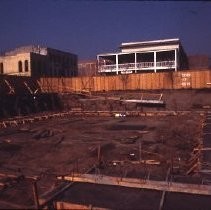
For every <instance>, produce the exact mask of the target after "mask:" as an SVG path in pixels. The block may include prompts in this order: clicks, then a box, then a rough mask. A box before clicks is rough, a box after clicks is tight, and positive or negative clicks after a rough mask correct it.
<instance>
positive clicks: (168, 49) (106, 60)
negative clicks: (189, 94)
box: [97, 39, 188, 74]
mask: <svg viewBox="0 0 211 210" xmlns="http://www.w3.org/2000/svg"><path fill="white" fill-rule="evenodd" d="M97 61H98V72H99V73H101V74H102V73H106V74H126V73H141V72H148V71H153V72H158V71H171V70H173V71H177V70H182V69H188V59H187V56H186V53H185V51H184V49H183V47H182V45H181V42H180V40H179V39H163V40H155V41H145V42H128V43H122V44H121V46H120V52H116V53H106V54H99V55H97Z"/></svg>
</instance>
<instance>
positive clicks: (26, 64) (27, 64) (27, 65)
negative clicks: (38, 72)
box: [25, 60, 29, 72]
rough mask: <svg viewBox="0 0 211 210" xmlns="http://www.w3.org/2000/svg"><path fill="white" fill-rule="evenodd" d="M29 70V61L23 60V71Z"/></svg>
mask: <svg viewBox="0 0 211 210" xmlns="http://www.w3.org/2000/svg"><path fill="white" fill-rule="evenodd" d="M28 71H29V61H28V60H25V72H28Z"/></svg>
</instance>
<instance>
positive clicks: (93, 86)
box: [40, 70, 211, 92]
mask: <svg viewBox="0 0 211 210" xmlns="http://www.w3.org/2000/svg"><path fill="white" fill-rule="evenodd" d="M40 83H41V85H42V89H43V90H44V91H46V92H72V91H83V90H88V91H110V90H156V89H201V88H211V85H209V83H211V70H198V71H191V70H189V71H179V72H164V73H143V74H124V75H116V76H94V77H73V78H41V79H40Z"/></svg>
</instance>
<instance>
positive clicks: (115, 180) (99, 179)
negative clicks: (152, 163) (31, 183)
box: [57, 174, 211, 195]
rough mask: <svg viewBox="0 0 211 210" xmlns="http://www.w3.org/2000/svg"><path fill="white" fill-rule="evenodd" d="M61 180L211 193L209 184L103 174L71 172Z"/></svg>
mask: <svg viewBox="0 0 211 210" xmlns="http://www.w3.org/2000/svg"><path fill="white" fill-rule="evenodd" d="M57 178H58V179H61V180H68V181H71V182H82V183H93V184H102V185H113V186H122V187H131V188H143V189H150V190H159V191H167V192H179V193H189V194H199V195H211V186H208V185H197V184H185V183H176V182H166V181H152V180H145V179H144V180H143V179H135V178H121V177H111V176H104V175H93V174H83V175H82V174H73V175H72V176H64V177H57Z"/></svg>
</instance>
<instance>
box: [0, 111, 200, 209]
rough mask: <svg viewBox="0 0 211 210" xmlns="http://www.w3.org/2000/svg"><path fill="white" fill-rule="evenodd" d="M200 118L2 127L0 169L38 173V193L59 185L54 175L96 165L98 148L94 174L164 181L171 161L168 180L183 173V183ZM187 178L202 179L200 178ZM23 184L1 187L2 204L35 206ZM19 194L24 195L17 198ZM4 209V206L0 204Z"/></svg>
mask: <svg viewBox="0 0 211 210" xmlns="http://www.w3.org/2000/svg"><path fill="white" fill-rule="evenodd" d="M202 120H203V117H202V116H200V115H199V114H192V115H181V116H165V117H128V116H126V117H121V118H115V117H71V118H61V119H52V120H47V121H42V122H36V123H32V124H26V125H22V126H20V127H16V128H6V129H2V130H1V131H0V165H1V168H0V173H9V174H19V175H20V174H23V175H24V176H35V175H36V176H39V177H41V178H40V180H39V181H38V193H39V195H41V194H43V193H44V192H46V191H47V190H49V189H53V188H54V187H55V186H56V185H57V184H58V181H57V180H56V176H58V175H66V174H70V173H71V172H72V171H75V172H76V171H77V172H81V173H84V172H85V171H87V170H88V169H89V168H90V167H92V166H93V165H94V164H95V165H96V164H98V148H99V147H100V151H101V152H100V154H101V155H100V160H101V162H102V167H100V168H99V169H98V171H97V173H102V174H106V175H110V176H120V177H121V176H122V177H123V176H124V177H140V178H146V177H148V178H149V179H153V180H164V179H165V177H166V173H167V169H168V168H169V167H170V166H172V164H173V166H179V169H177V171H175V174H174V175H172V179H173V180H175V181H177V179H179V177H183V178H184V179H182V180H183V181H184V180H185V177H187V176H186V172H187V171H188V170H189V167H188V166H187V162H188V160H189V158H190V153H191V152H192V150H193V148H194V147H195V146H196V145H197V144H198V139H199V137H200V135H201V132H202V128H201V123H202ZM184 125H186V126H184ZM178 159H180V161H179V162H178ZM139 160H153V161H155V162H157V163H158V164H157V165H146V164H144V163H139V162H138V163H137V161H139ZM172 160H173V161H172ZM189 178H190V177H189ZM190 179H192V182H199V181H200V177H192V178H190ZM24 182H26V180H20V181H19V182H17V183H13V184H11V186H10V187H8V188H6V189H4V190H2V191H1V199H0V205H1V202H2V205H3V203H4V202H10V203H15V204H19V205H26V206H30V205H33V202H34V201H33V195H32V183H31V182H29V181H27V182H29V183H28V184H27V183H25V184H24ZM22 184H23V185H22ZM23 186H25V187H23ZM22 193H24V198H23V196H19V195H20V194H22ZM22 195H23V194H22ZM128 199H129V198H128ZM113 205H115V204H113ZM3 207H4V208H6V207H5V206H4V205H3V206H0V208H3ZM149 209H151V208H149ZM152 209H153V208H152Z"/></svg>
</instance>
